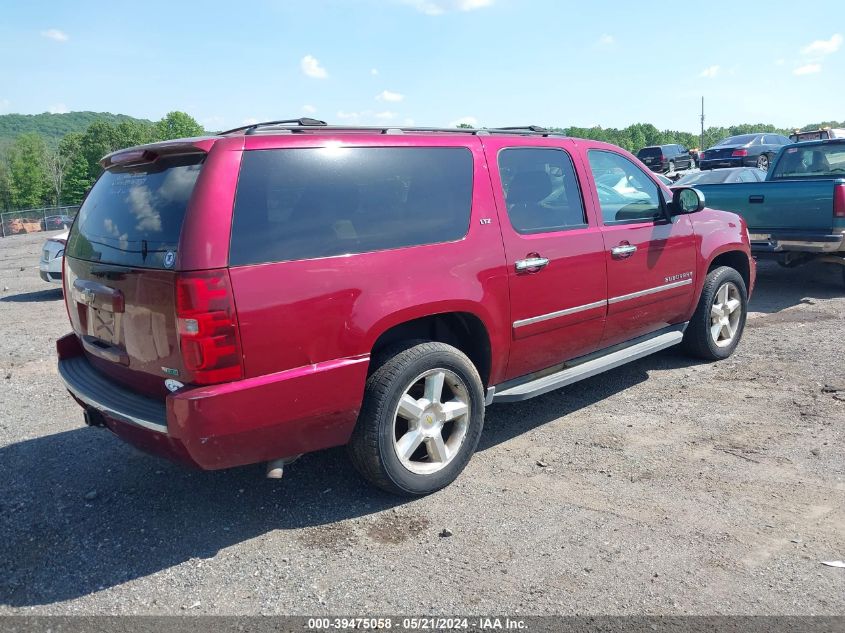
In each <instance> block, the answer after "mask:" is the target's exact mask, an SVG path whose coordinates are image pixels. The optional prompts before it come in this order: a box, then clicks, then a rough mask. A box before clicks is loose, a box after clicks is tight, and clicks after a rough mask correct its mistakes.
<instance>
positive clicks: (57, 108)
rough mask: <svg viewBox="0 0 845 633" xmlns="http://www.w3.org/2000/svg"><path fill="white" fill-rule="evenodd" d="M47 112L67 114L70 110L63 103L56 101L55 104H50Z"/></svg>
mask: <svg viewBox="0 0 845 633" xmlns="http://www.w3.org/2000/svg"><path fill="white" fill-rule="evenodd" d="M47 112H49V113H50V114H67V113H68V112H70V109H69V108H68V107H67V106H66V105H65V104H64V103H57V104H56V105H51V106H50V107H49V108H48V109H47Z"/></svg>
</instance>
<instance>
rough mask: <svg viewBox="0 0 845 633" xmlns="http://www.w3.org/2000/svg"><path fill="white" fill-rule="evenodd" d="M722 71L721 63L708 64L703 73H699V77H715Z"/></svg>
mask: <svg viewBox="0 0 845 633" xmlns="http://www.w3.org/2000/svg"><path fill="white" fill-rule="evenodd" d="M721 71H722V68H721V67H720V66H719V65H713V66H708V67H707V68H705V69H704V70H702V71H701V73H700V74H699V75H698V76H699V77H704V78H706V79H713V78H714V77H716V76H718V74H719V73H720V72H721Z"/></svg>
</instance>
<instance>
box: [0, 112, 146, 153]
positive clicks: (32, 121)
mask: <svg viewBox="0 0 845 633" xmlns="http://www.w3.org/2000/svg"><path fill="white" fill-rule="evenodd" d="M94 121H103V122H105V123H109V124H111V125H117V124H118V123H122V122H124V121H130V122H137V123H145V124H147V125H151V124H152V122H151V121H147V120H146V119H136V118H134V117H131V116H128V115H126V114H112V113H111V112H67V113H65V114H50V113H49V112H44V113H43V114H3V115H0V145H3V144H5V143H6V142H10V141H13V140H14V139H15V138H16V137H18V136H20V135H21V134H26V133H27V132H34V133H36V134H38V135H39V136H40V137H42V138H43V139H44V141H45V142H46V143H47V144H48V145H50V146H55V145H58V143H59V141H60V140H61V138H62V137H63V136H65V135H66V134H69V133H70V132H84V131H85V130H86V129H88V126H89V125H91V124H92V123H93V122H94Z"/></svg>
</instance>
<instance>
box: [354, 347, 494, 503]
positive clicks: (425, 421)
mask: <svg viewBox="0 0 845 633" xmlns="http://www.w3.org/2000/svg"><path fill="white" fill-rule="evenodd" d="M381 358H382V359H383V362H382V363H381V364H380V366H379V367H377V368H376V370H375V371H374V372H373V373H372V374H371V375H370V377H369V378H368V379H367V385H366V389H365V392H364V403H363V406H362V408H361V413H360V415H359V416H358V423H357V424H356V426H355V430H354V431H353V432H352V438H351V439H350V442H349V455H350V458H351V460H352V464H353V465H354V466H355V468H356V469H357V470H358V472H359V473H360V474H361V475H362V476H363V477H364V478H365V479H366V480H367V481H369V482H370V483H371V484H373V485H374V486H377V487H378V488H381V489H382V490H386V491H387V492H391V493H394V494H397V495H403V496H421V495H427V494H430V493H432V492H435V491H437V490H440V489H441V488H443V487H445V486H447V485H449V484H450V483H452V482H453V481H454V480H455V479H456V478H457V476H458V475H459V474H460V473H461V471H462V470H463V469H464V467H465V466H466V465H467V463H468V462H469V460H470V458H471V457H472V454H473V453H474V452H475V447H476V446H477V445H478V440H479V438H480V437H481V429H482V428H483V426H484V389H483V386H482V383H481V378H480V376H479V375H478V370H477V369H476V368H475V365H473V364H472V361H471V360H470V359H469V358H467V356H466V355H465V354H464V353H463V352H461V351H460V350H458V349H456V348H454V347H452V346H451V345H446V344H444V343H433V342H427V343H418V344H415V345H414V344H412V346H411V347H405V348H402V347H399V348H393V349H392V350H389V351H388V352H387V353H386V354H384V355H383V356H382V357H381Z"/></svg>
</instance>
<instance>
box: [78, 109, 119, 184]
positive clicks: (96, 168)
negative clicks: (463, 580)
mask: <svg viewBox="0 0 845 633" xmlns="http://www.w3.org/2000/svg"><path fill="white" fill-rule="evenodd" d="M119 147H120V145H119V143H118V138H117V127H116V126H114V125H112V124H110V123H107V122H105V121H94V122H93V123H92V124H91V125H89V126H88V129H87V130H85V134H83V135H82V139H81V148H82V156H83V157H84V158H85V163H86V165H87V172H88V178H89V180H91V181H93V180H94V179H95V178H96V177H97V176H99V175H100V172H101V171H102V167H100V159H101V158H102V157H103V156H105V155H106V154H110V153H111V152H113V151H115V150H116V149H119Z"/></svg>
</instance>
